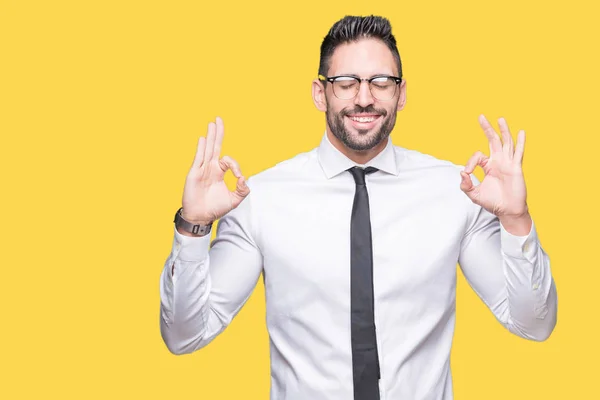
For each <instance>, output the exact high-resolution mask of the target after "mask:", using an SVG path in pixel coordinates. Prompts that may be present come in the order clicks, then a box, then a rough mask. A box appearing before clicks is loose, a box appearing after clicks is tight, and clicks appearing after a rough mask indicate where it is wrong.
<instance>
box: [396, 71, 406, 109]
mask: <svg viewBox="0 0 600 400" xmlns="http://www.w3.org/2000/svg"><path fill="white" fill-rule="evenodd" d="M399 96H400V98H399V99H398V111H402V109H403V108H404V105H405V104H406V80H404V79H402V82H401V83H400V95H399Z"/></svg>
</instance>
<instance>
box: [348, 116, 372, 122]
mask: <svg viewBox="0 0 600 400" xmlns="http://www.w3.org/2000/svg"><path fill="white" fill-rule="evenodd" d="M350 118H351V119H352V121H356V122H373V121H375V118H374V117H350Z"/></svg>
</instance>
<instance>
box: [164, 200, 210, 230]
mask: <svg viewBox="0 0 600 400" xmlns="http://www.w3.org/2000/svg"><path fill="white" fill-rule="evenodd" d="M173 222H174V223H175V227H176V229H177V232H179V233H180V234H182V235H185V236H190V237H202V236H206V235H208V234H209V233H210V231H211V228H212V221H203V220H202V219H197V220H195V221H194V220H188V219H186V217H185V216H184V215H183V207H182V208H180V209H179V210H177V212H176V213H175V219H174V220H173Z"/></svg>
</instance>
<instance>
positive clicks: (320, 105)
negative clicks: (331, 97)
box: [312, 79, 327, 112]
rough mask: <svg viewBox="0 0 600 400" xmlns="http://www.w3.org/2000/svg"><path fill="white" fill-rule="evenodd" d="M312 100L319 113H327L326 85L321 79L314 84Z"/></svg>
mask: <svg viewBox="0 0 600 400" xmlns="http://www.w3.org/2000/svg"><path fill="white" fill-rule="evenodd" d="M312 98H313V102H314V103H315V107H317V110H319V111H323V112H325V111H327V98H326V97H325V85H324V83H323V82H321V81H320V80H319V79H315V80H314V81H313V82H312Z"/></svg>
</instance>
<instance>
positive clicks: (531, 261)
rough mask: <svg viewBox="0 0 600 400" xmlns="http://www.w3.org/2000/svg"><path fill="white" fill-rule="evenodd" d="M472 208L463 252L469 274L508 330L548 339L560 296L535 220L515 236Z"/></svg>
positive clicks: (461, 259) (487, 214)
mask: <svg viewBox="0 0 600 400" xmlns="http://www.w3.org/2000/svg"><path fill="white" fill-rule="evenodd" d="M469 202H470V200H469ZM471 210H472V211H471V216H472V218H471V223H470V226H469V228H468V229H467V231H466V233H465V235H464V236H463V239H462V242H461V248H460V255H459V265H460V267H461V270H462V271H463V273H464V275H465V278H466V279H467V281H468V282H469V284H470V285H471V287H472V288H473V290H474V291H475V292H476V293H477V295H478V296H479V297H480V298H481V299H482V300H483V302H484V303H485V304H486V305H487V306H488V307H489V309H490V310H491V311H492V312H493V313H494V315H495V316H496V318H497V319H498V321H500V322H501V323H502V324H503V325H504V326H505V327H506V328H507V329H508V330H510V331H511V332H513V333H514V334H516V335H518V336H521V337H523V338H526V339H530V340H536V341H542V340H546V339H547V338H548V337H549V336H550V334H551V333H552V331H553V329H554V326H555V325H556V317H557V294H556V287H555V284H554V280H553V278H552V273H551V270H550V259H549V257H548V255H547V254H546V252H545V251H544V249H543V248H542V246H541V244H540V240H539V238H538V235H537V231H536V227H535V224H534V223H533V224H532V226H531V230H530V232H529V233H528V234H527V235H526V236H515V235H512V234H510V233H509V232H507V231H506V230H505V229H504V227H503V226H502V224H501V223H500V221H499V220H498V218H497V217H496V216H495V215H493V214H491V213H490V212H488V211H486V210H485V209H483V208H482V207H480V206H477V205H475V204H473V203H471Z"/></svg>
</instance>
